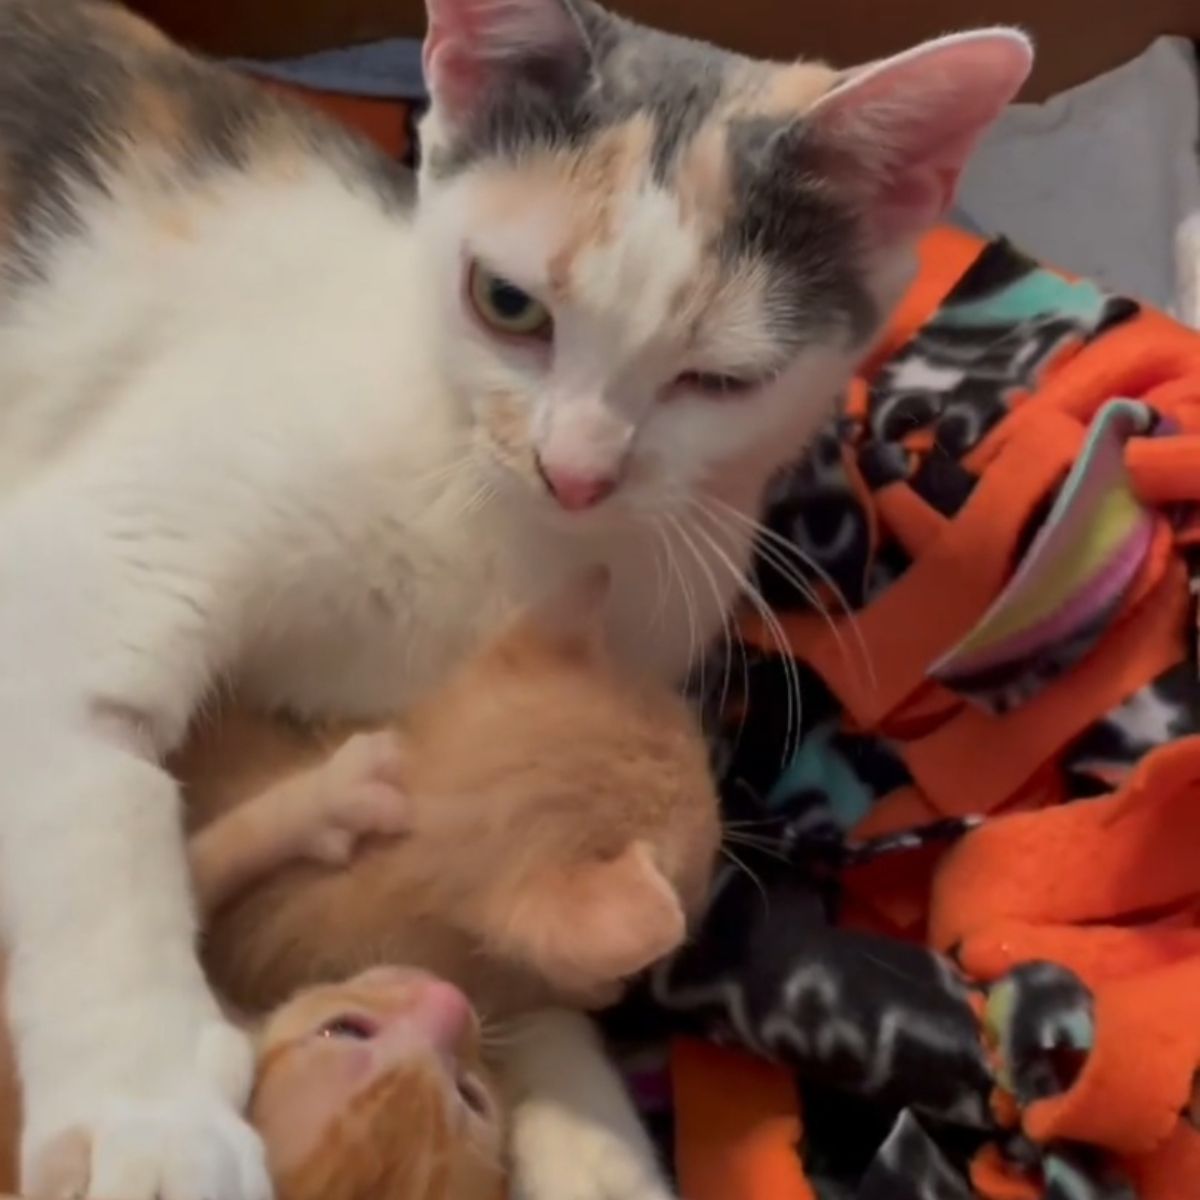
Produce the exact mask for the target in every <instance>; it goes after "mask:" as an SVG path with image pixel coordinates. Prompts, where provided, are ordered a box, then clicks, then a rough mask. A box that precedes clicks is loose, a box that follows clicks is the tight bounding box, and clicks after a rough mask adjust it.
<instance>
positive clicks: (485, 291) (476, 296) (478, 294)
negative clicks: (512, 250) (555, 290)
mask: <svg viewBox="0 0 1200 1200" xmlns="http://www.w3.org/2000/svg"><path fill="white" fill-rule="evenodd" d="M467 295H468V296H469V298H470V301H471V305H472V307H473V308H474V309H475V312H476V313H477V314H478V316H479V319H480V320H481V321H482V322H483V323H484V324H485V325H487V326H489V327H490V328H492V329H494V330H496V331H497V332H498V333H505V334H508V335H509V336H510V337H521V338H542V339H548V338H549V337H550V335H551V333H552V332H553V330H554V318H553V317H551V315H550V310H549V309H548V308H547V307H546V306H545V305H544V304H543V303H542V302H541V301H540V300H537V299H535V298H534V297H533V296H531V295H530V294H529V293H528V292H527V291H525V290H524V289H522V288H519V287H517V285H516V284H515V283H509V281H508V280H507V279H505V278H504V277H503V276H502V275H496V274H495V273H493V272H492V271H489V270H488V269H487V268H486V267H484V266H481V265H480V264H479V263H477V262H475V263H472V264H471V267H470V274H469V276H468V278H467Z"/></svg>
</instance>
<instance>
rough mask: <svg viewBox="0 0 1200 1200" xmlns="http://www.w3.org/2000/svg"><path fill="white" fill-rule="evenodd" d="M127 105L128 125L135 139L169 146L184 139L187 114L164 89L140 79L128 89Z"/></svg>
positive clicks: (177, 101) (177, 99)
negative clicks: (146, 138)
mask: <svg viewBox="0 0 1200 1200" xmlns="http://www.w3.org/2000/svg"><path fill="white" fill-rule="evenodd" d="M128 104H129V119H128V125H129V128H130V129H131V130H134V131H136V133H135V136H137V137H148V138H149V139H150V140H151V141H154V142H158V143H160V144H161V143H166V144H168V145H170V144H172V143H176V142H179V141H182V140H183V137H184V135H185V133H186V127H187V114H186V113H185V112H184V111H183V109H182V108H181V107H180V104H179V98H178V97H177V96H175V95H173V94H172V93H171V92H169V91H168V90H167V89H166V88H164V87H161V86H160V85H158V84H156V83H151V82H149V81H148V80H145V79H139V80H137V81H136V82H135V83H133V84H132V85H131V86H130V89H129V98H128Z"/></svg>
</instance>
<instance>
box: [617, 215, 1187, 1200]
mask: <svg viewBox="0 0 1200 1200" xmlns="http://www.w3.org/2000/svg"><path fill="white" fill-rule="evenodd" d="M1195 499H1200V337H1198V336H1197V335H1195V334H1192V333H1189V332H1188V331H1186V330H1184V329H1183V328H1182V327H1180V326H1177V325H1175V324H1174V323H1173V322H1171V321H1170V320H1169V319H1167V318H1166V317H1163V316H1161V315H1160V314H1157V313H1154V312H1151V311H1145V310H1143V309H1141V308H1139V306H1138V305H1136V304H1135V303H1133V302H1131V301H1129V300H1126V299H1123V298H1121V297H1116V296H1111V295H1107V294H1105V293H1104V292H1103V291H1102V290H1100V289H1099V288H1097V287H1096V286H1094V285H1092V284H1090V283H1087V282H1085V281H1077V280H1072V279H1068V278H1066V277H1064V276H1062V275H1060V274H1058V273H1056V272H1053V271H1050V270H1047V269H1045V268H1043V267H1041V266H1039V265H1038V264H1036V263H1034V262H1032V261H1030V260H1029V259H1028V258H1026V257H1024V256H1022V255H1021V254H1020V253H1018V252H1017V251H1016V250H1015V249H1014V248H1013V247H1011V246H1010V245H1008V244H1007V243H1005V242H1003V241H997V242H993V243H983V242H980V241H978V240H976V239H974V238H972V237H970V236H968V235H964V234H960V233H957V232H952V231H939V232H938V233H936V234H935V235H933V236H932V237H931V238H929V239H928V241H927V242H926V243H925V245H924V247H923V250H922V270H921V274H920V278H919V279H918V281H917V283H916V285H915V286H914V288H913V289H912V292H911V293H910V295H909V297H908V299H907V300H906V302H905V304H904V305H903V306H902V308H901V310H900V311H899V313H898V314H897V315H896V318H895V320H894V321H893V323H892V326H891V328H890V330H889V331H888V334H887V336H886V337H885V338H884V340H883V343H882V344H881V346H880V348H879V350H878V352H877V353H876V354H875V355H874V356H873V357H872V360H871V361H870V363H868V365H867V367H866V369H865V370H864V373H863V378H861V379H860V380H857V381H856V383H855V385H854V387H853V388H852V390H851V394H850V396H849V398H848V403H847V405H846V407H845V409H844V411H843V412H842V414H841V415H839V416H838V417H837V418H836V419H835V420H833V421H832V422H831V423H830V425H829V426H828V428H827V429H825V431H824V432H823V434H822V435H821V437H820V438H818V440H817V441H816V443H815V444H814V445H813V446H812V448H811V449H810V451H809V452H808V453H807V454H806V455H805V457H804V458H803V459H802V460H801V461H799V462H798V463H797V464H796V465H795V466H794V467H793V468H791V469H790V470H788V471H786V472H785V473H784V474H783V475H781V477H780V478H779V479H778V480H777V481H776V482H775V485H774V487H773V489H772V491H771V495H770V503H769V509H768V512H767V516H766V520H765V526H766V529H765V531H764V533H763V535H762V537H761V538H760V541H759V556H758V561H757V566H756V583H757V586H758V588H759V589H760V591H761V593H762V595H763V596H764V597H765V599H766V600H767V601H768V602H769V605H770V609H771V611H772V612H773V614H774V620H768V619H765V618H764V617H763V616H762V614H761V613H759V612H757V611H754V610H752V609H748V611H747V614H746V616H745V617H744V618H743V619H742V621H741V625H740V631H741V634H742V638H743V641H744V647H745V656H744V658H743V657H741V656H739V655H736V654H735V655H734V656H733V657H732V658H731V659H728V661H723V660H721V659H718V660H717V661H716V662H713V663H710V664H709V666H708V671H707V676H708V689H707V691H708V695H709V699H710V700H713V699H714V698H716V697H719V698H720V699H721V701H722V703H720V704H719V706H717V705H715V704H714V707H719V710H720V711H719V712H718V713H717V714H716V715H717V719H716V721H715V726H716V727H715V731H714V739H713V742H714V756H715V762H716V764H717V769H718V772H719V774H720V778H721V781H722V790H723V798H724V804H725V815H726V821H727V837H726V852H727V858H728V861H727V863H726V864H725V865H724V867H723V869H722V870H721V872H720V874H719V877H718V880H717V883H716V888H715V892H714V895H713V898H712V904H711V907H710V909H709V912H708V914H707V917H706V919H705V921H704V923H703V926H702V927H701V928H700V929H699V930H698V932H697V934H696V936H695V938H694V939H693V941H692V942H691V943H690V944H689V945H688V946H687V947H686V948H685V949H684V950H683V951H682V952H681V953H680V954H679V955H678V956H677V957H676V958H675V959H674V960H673V961H671V962H669V963H667V964H664V965H663V966H662V967H661V968H660V969H659V970H658V971H657V972H656V973H655V974H654V975H653V977H652V978H651V980H650V981H649V983H648V984H647V986H646V988H645V990H644V992H643V993H642V994H641V995H639V996H638V997H636V998H635V999H634V1000H633V1001H632V1002H631V1004H630V1006H628V1007H627V1008H626V1009H625V1010H624V1012H623V1013H620V1014H617V1017H616V1019H615V1026H616V1027H617V1028H621V1027H626V1028H628V1027H630V1025H631V1024H632V1025H635V1026H636V1027H638V1028H639V1029H642V1030H645V1029H647V1028H657V1029H662V1030H666V1031H669V1032H670V1033H673V1034H675V1035H677V1039H676V1041H675V1043H674V1049H673V1052H672V1075H673V1088H674V1109H675V1134H676V1151H677V1165H678V1169H679V1174H680V1180H681V1184H682V1188H683V1191H684V1194H685V1196H686V1197H687V1200H793V1198H795V1200H800V1198H802V1197H804V1198H807V1197H820V1198H821V1200H835V1198H836V1200H960V1198H961V1200H970V1198H972V1197H986V1198H988V1200H1027V1198H1028V1200H1035V1198H1043V1197H1044V1198H1046V1200H1050V1198H1054V1200H1125V1198H1127V1197H1133V1196H1143V1197H1146V1198H1147V1200H1185V1197H1190V1198H1194V1197H1195V1196H1200V1132H1198V1131H1197V1127H1198V1126H1200V1088H1197V1086H1196V1080H1197V1071H1198V1070H1200V927H1198V925H1197V913H1198V912H1200V736H1195V735H1198V734H1200V678H1198V675H1197V662H1196V641H1197V638H1196V630H1197V624H1196V598H1197V596H1198V595H1200V555H1198V554H1197V553H1196V551H1195V549H1194V547H1195V546H1196V544H1197V541H1198V540H1200V538H1198V531H1200V509H1197V506H1196V505H1195V503H1194V500H1195ZM801 563H802V564H803V565H802V566H799V567H798V564H801ZM692 1039H703V1041H700V1040H692ZM718 1047H723V1048H718ZM729 1047H736V1048H740V1049H739V1050H737V1051H734V1050H731V1049H728V1048H729ZM747 1051H748V1052H750V1054H752V1055H754V1056H756V1057H758V1058H761V1059H762V1060H767V1061H769V1062H770V1063H773V1064H776V1066H774V1067H770V1066H767V1065H766V1063H765V1062H756V1061H754V1060H752V1059H751V1058H749V1057H747V1056H746V1054H745V1052H747Z"/></svg>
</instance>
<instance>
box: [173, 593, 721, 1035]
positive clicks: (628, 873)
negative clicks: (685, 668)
mask: <svg viewBox="0 0 1200 1200" xmlns="http://www.w3.org/2000/svg"><path fill="white" fill-rule="evenodd" d="M601 591H602V589H601V588H600V587H599V586H598V583H597V581H596V580H595V579H590V580H588V581H585V582H583V583H580V584H577V585H575V586H573V587H570V588H568V589H566V591H565V592H564V593H562V594H560V595H558V596H556V597H555V598H553V599H552V600H551V601H550V602H548V603H546V604H545V605H543V606H542V607H541V608H540V609H538V610H537V611H535V612H532V613H530V614H528V615H526V616H525V617H522V618H520V619H517V620H516V621H514V622H513V623H512V624H511V625H510V626H509V627H508V628H507V629H506V630H504V631H503V632H502V633H501V634H500V635H499V636H498V637H496V638H495V639H494V640H493V641H492V642H491V643H490V644H488V645H487V646H485V647H484V649H483V650H481V651H480V652H479V653H478V654H477V655H475V656H474V657H473V658H471V659H470V660H469V661H468V662H467V663H466V664H465V665H464V666H463V667H462V668H461V669H460V670H459V671H458V673H457V674H455V675H454V676H453V677H452V678H451V679H450V680H449V681H448V682H447V683H446V685H445V686H444V687H442V688H440V689H438V690H437V691H436V693H435V694H433V695H431V696H430V697H429V698H428V700H427V701H426V702H424V703H422V704H420V705H418V706H417V707H415V708H414V709H413V710H412V711H410V713H409V714H408V716H407V718H406V719H405V720H404V722H403V723H402V724H401V725H399V726H398V727H397V730H396V733H397V736H398V738H399V739H400V743H401V745H402V747H403V754H404V758H405V767H404V773H405V776H406V779H407V792H408V799H409V803H410V804H411V805H412V806H413V811H412V813H411V814H410V817H411V821H412V826H413V833H412V835H411V836H409V837H406V838H402V839H398V840H394V841H384V842H379V843H376V844H371V845H368V846H366V847H365V848H364V849H363V851H362V852H361V853H360V854H359V855H357V856H356V858H355V859H354V861H353V862H352V863H350V864H349V866H347V867H346V868H345V869H342V870H332V869H323V868H321V867H319V866H316V865H296V866H293V867H289V868H286V869H285V870H283V871H281V872H278V873H276V874H274V875H273V876H272V877H271V878H269V879H267V880H265V881H263V882H262V883H261V884H260V885H258V886H255V887H252V888H250V889H249V890H248V891H246V892H244V893H242V894H241V895H240V896H239V897H238V898H237V899H236V900H234V902H233V903H231V904H230V905H229V906H228V907H227V908H226V909H225V910H224V911H223V912H221V913H218V914H217V915H216V917H215V918H214V920H213V922H212V925H211V927H210V932H209V936H208V938H207V943H206V959H207V963H208V966H209V969H210V971H211V972H212V975H213V977H214V979H215V980H216V982H217V984H218V986H219V987H220V988H221V990H222V991H223V992H224V993H225V994H226V995H227V996H229V997H230V998H231V999H232V1000H233V1001H234V1002H235V1003H237V1004H239V1005H242V1006H244V1007H246V1008H247V1009H250V1010H252V1011H262V1010H264V1009H266V1008H268V1007H270V1006H271V1005H273V1004H277V1003H278V1002H279V1001H280V1000H282V999H283V998H285V997H286V996H288V995H290V994H292V993H293V992H294V991H295V990H296V989H297V988H300V987H304V986H306V985H308V984H311V983H314V982H320V981H325V980H330V979H340V978H345V977H346V976H348V975H351V974H353V973H354V972H356V971H358V970H361V969H362V968H364V967H368V966H370V965H372V964H376V963H389V962H398V963H407V964H412V965H416V966H421V967H424V968H426V969H428V970H430V971H433V972H435V973H436V974H438V975H440V976H443V977H444V978H446V979H449V980H452V981H453V982H455V983H457V984H459V985H460V986H461V987H463V988H464V990H466V992H467V993H468V994H469V995H470V996H471V998H472V1000H473V1001H474V1002H475V1003H476V1004H477V1005H478V1006H479V1007H480V1008H481V1010H482V1011H483V1012H484V1013H485V1015H487V1016H494V1015H498V1014H501V1015H502V1014H508V1013H511V1012H513V1011H515V1010H521V1009H526V1008H529V1007H531V1006H534V1005H538V1004H544V1003H547V1002H550V1001H553V1000H566V1001H568V1002H571V1003H574V1004H579V1005H594V1004H598V1003H601V1002H603V1001H606V1000H609V999H611V998H612V997H613V996H614V995H615V994H616V993H617V992H618V991H619V988H620V984H621V982H622V981H623V980H624V979H625V978H627V977H628V976H630V975H633V974H635V973H637V972H638V971H640V970H642V969H643V968H645V967H646V966H648V965H649V964H650V963H651V962H653V961H654V960H656V959H658V958H660V957H661V956H663V955H665V954H667V953H669V952H670V951H672V950H673V949H675V948H676V947H677V946H678V945H679V944H680V943H681V942H682V941H683V939H684V937H685V935H686V919H687V915H688V913H689V912H693V911H694V910H695V909H696V908H697V907H698V906H699V905H700V904H701V902H702V901H703V898H704V895H705V892H706V889H707V885H708V882H709V878H710V874H711V869H712V863H713V859H714V856H715V853H716V849H717V845H718V839H719V824H718V815H717V799H716V795H715V791H714V788H713V784H712V781H711V776H710V772H709V764H708V757H707V752H706V748H705V744H704V741H703V739H702V737H701V735H700V732H699V730H698V728H697V726H696V723H695V721H694V719H693V717H692V715H691V713H690V712H689V710H688V709H687V707H686V706H685V704H684V703H683V702H682V701H681V700H680V699H679V698H678V697H677V696H676V695H675V694H674V693H673V692H672V691H670V690H669V689H668V688H666V687H664V686H660V685H656V684H648V683H646V682H645V681H635V680H634V679H633V678H632V677H631V676H629V675H628V674H626V673H625V672H623V671H621V670H619V669H618V668H617V667H616V666H615V665H614V664H613V663H612V662H611V661H610V660H609V659H608V657H607V656H606V655H605V653H604V651H603V649H602V648H601V646H600V644H599V633H598V631H599V629H600V625H601V621H600V616H601V607H602V595H601ZM376 736H378V735H376ZM326 744H327V743H326ZM323 753H324V751H323V750H322V746H321V744H320V742H319V741H318V740H316V739H311V738H305V737H304V736H303V735H301V734H300V733H298V732H296V731H289V730H287V729H285V728H283V727H282V726H281V725H279V724H277V723H271V722H268V721H264V720H257V719H254V718H251V717H249V716H247V715H240V716H233V717H229V718H227V719H225V720H221V721H218V722H217V723H216V724H215V725H212V726H209V727H208V728H205V729H202V730H200V731H199V732H198V733H197V736H196V738H195V739H194V740H193V742H192V744H191V746H190V748H189V749H188V751H187V752H186V753H185V756H184V757H183V758H182V759H181V760H180V761H179V763H178V764H177V769H178V771H179V773H180V778H181V779H182V780H183V781H184V783H185V786H186V788H187V792H188V795H189V798H190V811H191V813H192V814H193V820H194V821H195V822H196V823H197V824H202V823H203V822H205V821H208V820H210V819H212V818H213V817H214V816H215V815H217V814H218V813H220V812H222V811H225V810H227V809H229V808H230V807H232V806H234V805H236V804H238V803H239V802H241V801H242V800H244V799H246V798H247V797H248V796H250V795H252V794H253V793H255V792H258V791H260V790H262V789H263V788H264V787H267V786H270V785H271V784H273V783H274V784H278V781H279V780H280V779H282V778H285V777H286V776H288V775H289V774H295V775H296V776H297V778H302V777H303V773H304V772H305V771H306V770H307V771H311V770H320V769H321V767H320V765H319V764H320V760H321V757H322V754H323Z"/></svg>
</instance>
